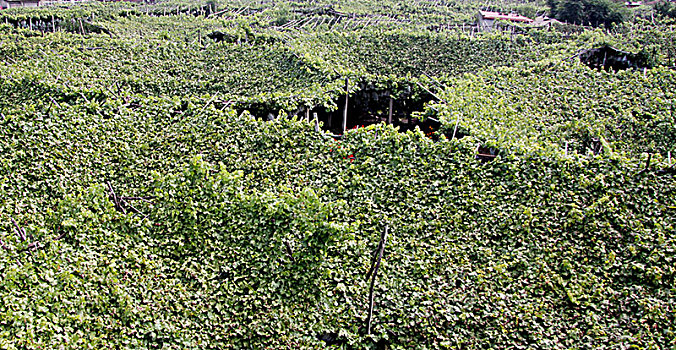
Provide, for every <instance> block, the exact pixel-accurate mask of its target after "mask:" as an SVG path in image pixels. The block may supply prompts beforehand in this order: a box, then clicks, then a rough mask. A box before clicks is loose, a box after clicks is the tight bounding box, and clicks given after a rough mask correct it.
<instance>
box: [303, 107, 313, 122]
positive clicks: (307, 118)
mask: <svg viewBox="0 0 676 350" xmlns="http://www.w3.org/2000/svg"><path fill="white" fill-rule="evenodd" d="M315 114H316V113H315ZM305 120H307V122H308V123H309V122H310V108H308V109H306V110H305Z"/></svg>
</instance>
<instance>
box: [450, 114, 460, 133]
mask: <svg viewBox="0 0 676 350" xmlns="http://www.w3.org/2000/svg"><path fill="white" fill-rule="evenodd" d="M459 124H460V113H458V116H457V117H456V118H455V128H453V137H452V138H455V135H456V134H457V132H458V125H459Z"/></svg>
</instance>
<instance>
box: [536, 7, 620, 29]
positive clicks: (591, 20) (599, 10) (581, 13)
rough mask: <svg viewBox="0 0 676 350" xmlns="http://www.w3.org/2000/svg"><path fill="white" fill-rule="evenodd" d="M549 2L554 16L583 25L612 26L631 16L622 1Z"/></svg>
mask: <svg viewBox="0 0 676 350" xmlns="http://www.w3.org/2000/svg"><path fill="white" fill-rule="evenodd" d="M548 3H549V5H550V7H551V10H550V14H551V16H552V17H554V18H557V19H558V20H561V21H564V22H569V23H577V24H581V25H591V26H594V27H597V26H600V25H604V26H606V27H611V26H613V25H615V24H618V23H622V22H623V21H625V19H626V18H627V17H628V16H629V11H628V10H627V9H625V8H624V6H623V4H622V3H618V2H616V1H612V0H549V1H548Z"/></svg>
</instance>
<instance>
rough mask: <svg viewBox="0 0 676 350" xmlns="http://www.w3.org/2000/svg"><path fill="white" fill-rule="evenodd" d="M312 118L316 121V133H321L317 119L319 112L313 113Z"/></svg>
mask: <svg viewBox="0 0 676 350" xmlns="http://www.w3.org/2000/svg"><path fill="white" fill-rule="evenodd" d="M312 116H313V117H314V119H315V131H316V132H319V131H320V130H319V118H317V112H314V113H312Z"/></svg>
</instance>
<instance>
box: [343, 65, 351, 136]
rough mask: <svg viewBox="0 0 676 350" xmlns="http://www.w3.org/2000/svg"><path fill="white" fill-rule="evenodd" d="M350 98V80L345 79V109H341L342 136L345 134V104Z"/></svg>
mask: <svg viewBox="0 0 676 350" xmlns="http://www.w3.org/2000/svg"><path fill="white" fill-rule="evenodd" d="M349 97H350V80H349V79H348V78H345V109H343V134H345V128H346V127H347V102H348V100H349Z"/></svg>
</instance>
